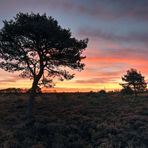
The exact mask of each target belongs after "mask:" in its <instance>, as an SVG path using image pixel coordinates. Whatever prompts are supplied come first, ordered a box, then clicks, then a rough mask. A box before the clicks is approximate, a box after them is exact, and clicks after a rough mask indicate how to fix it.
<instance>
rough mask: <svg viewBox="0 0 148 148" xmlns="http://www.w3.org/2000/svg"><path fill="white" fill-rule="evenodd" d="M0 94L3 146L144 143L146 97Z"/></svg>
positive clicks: (143, 146) (147, 141)
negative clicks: (31, 116) (30, 114)
mask: <svg viewBox="0 0 148 148" xmlns="http://www.w3.org/2000/svg"><path fill="white" fill-rule="evenodd" d="M27 100H28V95H27V94H1V95H0V147H1V148H31V147H32V148H125V147H126V148H147V147H148V98H147V96H146V95H143V96H137V97H134V96H123V95H120V94H114V93H113V94H99V93H53V94H38V95H37V97H36V100H35V104H34V110H33V113H34V119H33V121H32V122H31V123H29V122H27V119H26V108H27Z"/></svg>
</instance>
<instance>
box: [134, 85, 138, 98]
mask: <svg viewBox="0 0 148 148" xmlns="http://www.w3.org/2000/svg"><path fill="white" fill-rule="evenodd" d="M134 95H135V97H137V90H136V86H135V85H134Z"/></svg>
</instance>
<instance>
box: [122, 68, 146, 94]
mask: <svg viewBox="0 0 148 148" xmlns="http://www.w3.org/2000/svg"><path fill="white" fill-rule="evenodd" d="M122 81H125V82H126V83H123V84H121V85H122V87H123V88H130V89H131V90H132V91H133V92H134V94H135V96H137V94H138V93H142V92H144V91H145V90H146V87H147V83H146V82H145V80H144V76H142V74H141V73H140V72H137V70H136V69H130V70H127V73H126V74H125V75H124V76H123V77H122Z"/></svg>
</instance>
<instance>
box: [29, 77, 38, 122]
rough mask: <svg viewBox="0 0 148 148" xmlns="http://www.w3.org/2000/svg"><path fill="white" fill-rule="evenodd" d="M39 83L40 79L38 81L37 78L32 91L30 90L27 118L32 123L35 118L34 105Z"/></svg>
mask: <svg viewBox="0 0 148 148" xmlns="http://www.w3.org/2000/svg"><path fill="white" fill-rule="evenodd" d="M38 81H39V79H36V78H35V79H34V81H33V84H32V87H31V90H30V94H29V100H28V109H27V118H28V120H29V121H31V120H32V118H33V104H34V100H35V95H36V89H37V85H38Z"/></svg>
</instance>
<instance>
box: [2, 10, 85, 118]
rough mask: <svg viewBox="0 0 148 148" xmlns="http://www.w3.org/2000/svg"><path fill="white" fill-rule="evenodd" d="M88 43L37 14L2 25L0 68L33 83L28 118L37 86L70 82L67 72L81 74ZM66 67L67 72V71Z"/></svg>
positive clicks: (23, 16) (70, 76)
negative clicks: (55, 79) (84, 52)
mask: <svg viewBox="0 0 148 148" xmlns="http://www.w3.org/2000/svg"><path fill="white" fill-rule="evenodd" d="M87 43H88V39H84V40H77V39H76V38H74V37H72V35H71V31H70V30H69V29H64V28H62V27H61V26H60V25H58V22H57V21H56V20H55V19H54V18H52V17H48V16H46V14H44V15H40V14H34V13H31V14H28V13H25V14H24V13H18V14H17V15H16V17H14V19H12V20H10V21H6V20H5V21H4V26H3V27H2V29H1V30H0V68H2V69H4V70H6V71H8V72H15V71H21V76H22V77H27V78H30V79H32V87H31V91H30V97H29V101H28V115H29V117H31V116H32V108H33V101H34V98H35V93H36V89H37V88H38V85H39V84H40V85H46V86H47V85H48V84H49V86H50V85H51V83H52V80H53V78H54V77H59V78H60V79H61V80H63V79H71V78H73V77H74V75H73V74H70V73H69V71H68V68H70V69H72V70H74V69H77V70H83V67H84V64H83V63H81V60H82V59H83V58H85V57H84V56H82V52H83V50H84V49H85V48H86V47H87ZM67 67H68V68H67Z"/></svg>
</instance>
